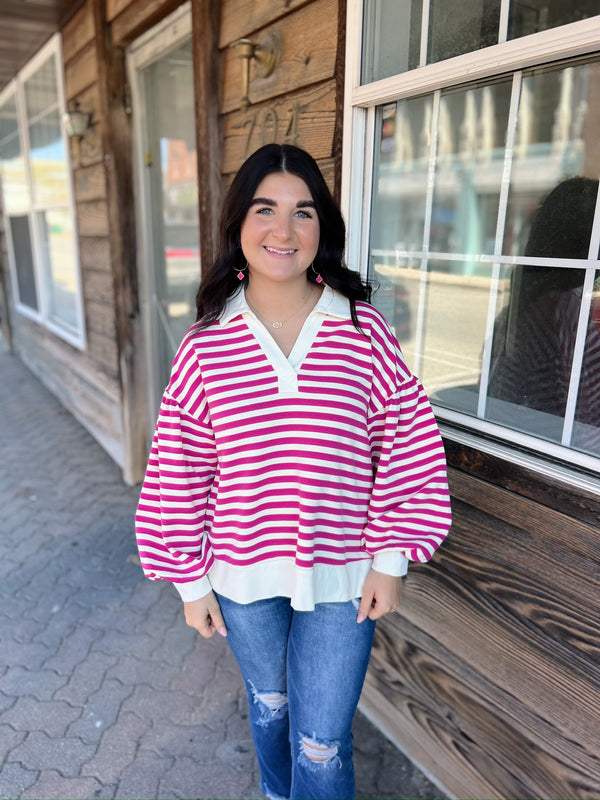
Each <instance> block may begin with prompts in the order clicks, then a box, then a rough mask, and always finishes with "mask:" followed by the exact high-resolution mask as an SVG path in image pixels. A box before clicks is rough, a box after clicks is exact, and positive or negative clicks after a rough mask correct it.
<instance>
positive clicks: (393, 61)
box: [362, 0, 423, 83]
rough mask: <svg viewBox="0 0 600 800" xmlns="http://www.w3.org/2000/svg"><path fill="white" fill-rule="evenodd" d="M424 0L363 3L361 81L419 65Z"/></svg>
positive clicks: (384, 0)
mask: <svg viewBox="0 0 600 800" xmlns="http://www.w3.org/2000/svg"><path fill="white" fill-rule="evenodd" d="M422 6H423V0H369V2H366V3H365V4H364V19H363V30H364V38H365V46H364V54H365V55H364V60H363V66H362V73H363V74H362V82H363V83H370V82H371V81H378V80H380V79H381V78H389V76H390V75H397V74H398V73H400V72H407V71H408V70H410V69H414V68H415V67H417V66H418V65H419V53H420V46H421V17H422V14H423V9H422Z"/></svg>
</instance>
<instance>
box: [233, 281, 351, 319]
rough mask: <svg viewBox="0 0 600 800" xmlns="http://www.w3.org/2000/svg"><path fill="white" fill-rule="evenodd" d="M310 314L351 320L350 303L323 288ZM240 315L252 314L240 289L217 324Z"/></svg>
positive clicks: (337, 293) (346, 299)
mask: <svg viewBox="0 0 600 800" xmlns="http://www.w3.org/2000/svg"><path fill="white" fill-rule="evenodd" d="M310 313H311V315H312V314H323V315H324V316H328V317H338V318H339V319H351V316H352V315H351V314H350V302H349V300H348V298H347V297H344V295H343V294H340V293H339V292H336V291H335V289H332V288H331V286H325V288H324V289H323V293H322V294H321V297H320V298H319V302H318V303H317V305H316V306H315V307H314V308H313V310H312V311H311V312H310ZM242 314H252V315H253V316H255V315H254V313H253V311H252V309H251V308H250V306H249V305H248V302H247V300H246V293H245V292H244V291H242V290H241V289H240V290H239V291H237V292H236V293H235V294H234V295H232V296H231V297H230V298H229V300H228V301H227V304H226V305H225V308H224V309H223V312H222V314H221V316H220V317H219V324H220V325H221V327H225V325H227V324H228V323H229V322H231V320H232V319H233V318H234V317H238V316H240V315H242Z"/></svg>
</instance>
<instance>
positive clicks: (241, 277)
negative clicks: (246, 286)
mask: <svg viewBox="0 0 600 800" xmlns="http://www.w3.org/2000/svg"><path fill="white" fill-rule="evenodd" d="M244 269H248V262H247V261H246V266H245V267H244V268H243V269H242V268H241V267H240V269H239V272H238V274H237V276H236V277H237V279H238V281H243V280H244V278H245V277H246V276H245V275H244ZM234 270H235V267H234Z"/></svg>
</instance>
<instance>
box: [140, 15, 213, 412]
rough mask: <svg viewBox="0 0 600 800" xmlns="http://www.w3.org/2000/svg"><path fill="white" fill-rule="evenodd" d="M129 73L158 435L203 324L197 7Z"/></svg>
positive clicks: (153, 39) (177, 19)
mask: <svg viewBox="0 0 600 800" xmlns="http://www.w3.org/2000/svg"><path fill="white" fill-rule="evenodd" d="M129 71H130V82H131V86H132V107H133V114H134V120H135V129H136V149H137V154H138V158H137V163H138V170H137V171H138V189H139V191H138V227H139V237H138V239H139V245H140V246H139V256H138V267H139V273H140V291H141V305H142V308H143V315H144V332H145V341H146V348H147V360H148V365H149V370H148V375H149V384H150V385H149V387H148V389H149V403H150V423H151V425H152V427H153V426H154V421H155V419H156V414H157V412H158V406H159V404H160V398H161V396H162V393H163V390H164V388H165V386H166V385H167V383H168V380H169V373H170V369H171V363H172V360H173V357H174V355H175V352H176V350H177V348H178V346H179V343H180V342H181V339H182V337H183V335H184V333H185V332H186V330H187V329H188V328H189V327H190V325H191V324H192V323H193V322H194V321H195V317H196V303H195V298H196V291H197V289H198V283H199V280H200V249H199V240H200V235H199V224H198V173H197V159H196V135H195V116H194V85H193V64H192V41H191V20H190V11H189V6H184V7H183V8H182V9H178V11H177V12H176V13H175V15H172V16H171V17H169V18H168V19H167V20H165V21H164V22H163V23H162V24H161V25H160V26H158V28H156V29H153V31H151V32H150V33H148V34H145V35H144V37H142V39H140V40H138V42H136V43H135V44H134V45H133V46H132V48H131V50H130V52H129Z"/></svg>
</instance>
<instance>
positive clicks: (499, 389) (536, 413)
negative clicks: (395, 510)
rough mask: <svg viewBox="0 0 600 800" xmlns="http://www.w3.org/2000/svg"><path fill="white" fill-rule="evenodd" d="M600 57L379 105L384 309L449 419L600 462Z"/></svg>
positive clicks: (372, 269)
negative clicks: (462, 418) (471, 420)
mask: <svg viewBox="0 0 600 800" xmlns="http://www.w3.org/2000/svg"><path fill="white" fill-rule="evenodd" d="M599 96H600V61H599V60H581V61H579V62H573V61H570V62H567V63H565V64H559V65H553V66H552V67H543V68H536V69H531V70H525V71H522V72H515V73H514V74H512V75H511V76H507V77H504V78H499V79H494V80H489V81H483V82H478V83H477V84H469V85H466V86H461V87H459V88H452V89H444V90H439V91H436V92H433V93H430V94H428V95H424V96H421V97H416V98H411V99H408V100H401V101H398V102H396V103H385V104H383V105H381V106H380V107H379V108H378V109H377V122H376V136H375V138H376V152H375V166H374V181H373V201H372V212H371V228H370V246H369V253H370V255H369V274H370V276H371V278H372V279H373V280H374V281H375V283H376V284H378V287H379V288H378V290H377V292H376V293H375V295H374V302H375V305H377V306H378V307H379V308H380V309H381V310H382V311H383V312H384V313H385V314H386V316H387V318H388V319H389V320H390V322H391V324H392V325H393V326H394V328H395V330H396V334H397V335H398V338H399V339H400V341H401V344H402V346H403V350H404V352H405V355H406V357H407V360H408V361H409V363H410V365H411V367H412V368H413V369H414V371H415V372H416V373H417V374H418V375H419V376H420V377H421V379H422V380H423V382H424V384H425V387H426V389H427V391H428V392H429V394H430V396H431V399H432V401H433V402H434V403H435V404H436V405H437V406H439V407H441V408H447V409H450V410H453V411H457V412H461V413H463V414H467V415H472V416H474V417H479V418H480V419H483V420H488V421H489V422H492V423H496V424H500V425H502V426H506V427H510V428H512V429H514V430H517V431H520V432H523V433H525V434H530V435H532V436H535V437H539V438H541V439H544V440H546V441H549V442H554V443H556V444H558V445H562V446H567V447H570V448H572V449H576V450H580V451H582V452H585V453H589V454H595V455H600V311H599V309H600V280H598V273H597V272H596V270H597V269H598V245H599V239H600V212H599V211H598V206H599V205H600V204H599V203H598V201H597V195H598V174H599V172H600V161H599V159H598V155H599V153H598V147H597V122H596V120H597V108H598V101H597V98H598V97H599Z"/></svg>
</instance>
